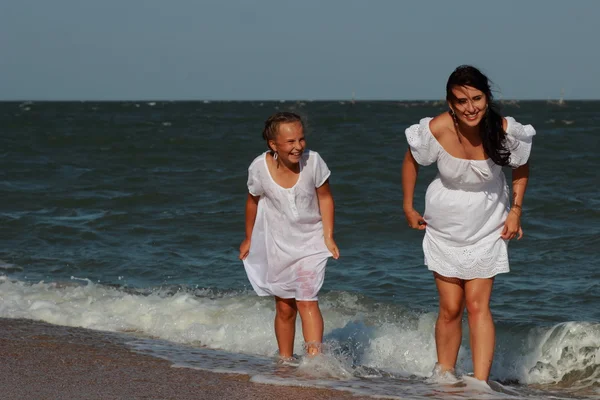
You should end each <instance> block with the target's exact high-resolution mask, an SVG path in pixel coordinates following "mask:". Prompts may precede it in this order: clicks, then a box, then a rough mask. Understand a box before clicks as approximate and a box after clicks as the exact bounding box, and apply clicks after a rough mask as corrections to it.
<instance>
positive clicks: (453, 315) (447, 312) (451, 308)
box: [439, 302, 464, 322]
mask: <svg viewBox="0 0 600 400" xmlns="http://www.w3.org/2000/svg"><path fill="white" fill-rule="evenodd" d="M463 309H464V304H463V303H462V302H461V303H458V304H454V303H453V304H440V315H439V318H440V319H441V320H443V321H445V322H454V321H456V320H460V319H462V314H463Z"/></svg>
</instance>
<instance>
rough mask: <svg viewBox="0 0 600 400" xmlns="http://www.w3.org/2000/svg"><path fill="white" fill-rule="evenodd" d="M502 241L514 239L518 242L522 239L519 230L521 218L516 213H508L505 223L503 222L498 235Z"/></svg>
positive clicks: (521, 232) (521, 233) (521, 230)
mask: <svg viewBox="0 0 600 400" xmlns="http://www.w3.org/2000/svg"><path fill="white" fill-rule="evenodd" d="M500 237H502V239H504V240H510V239H514V238H515V237H516V238H517V240H520V239H521V238H522V237H523V229H521V216H520V215H519V214H517V213H516V212H509V213H508V217H506V221H504V229H502V234H501V235H500Z"/></svg>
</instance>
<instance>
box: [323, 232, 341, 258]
mask: <svg viewBox="0 0 600 400" xmlns="http://www.w3.org/2000/svg"><path fill="white" fill-rule="evenodd" d="M325 246H327V248H328V249H329V251H330V252H331V254H333V258H335V259H336V260H337V259H338V258H340V250H339V249H338V247H337V244H335V240H333V238H332V237H326V238H325Z"/></svg>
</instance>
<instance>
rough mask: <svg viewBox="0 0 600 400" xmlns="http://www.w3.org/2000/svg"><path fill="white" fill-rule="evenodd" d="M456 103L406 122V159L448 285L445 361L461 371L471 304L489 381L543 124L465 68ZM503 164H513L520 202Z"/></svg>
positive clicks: (479, 368) (417, 219)
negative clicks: (524, 121) (504, 284)
mask: <svg viewBox="0 0 600 400" xmlns="http://www.w3.org/2000/svg"><path fill="white" fill-rule="evenodd" d="M446 99H447V101H448V107H449V110H448V111H447V112H444V113H442V114H440V115H438V116H437V117H435V118H424V119H422V120H421V122H420V124H416V125H413V126H411V127H409V128H408V129H407V130H406V138H407V140H408V145H409V150H408V151H407V152H406V156H405V157H404V163H403V165H402V189H403V192H404V213H405V215H406V220H407V221H408V226H410V227H411V228H414V229H420V230H425V238H424V239H423V251H424V253H425V264H426V265H427V267H428V268H429V270H431V271H433V276H434V279H435V284H436V286H437V290H438V293H439V307H440V310H439V315H438V319H437V322H436V325H435V342H436V348H437V356H438V364H437V365H436V369H435V370H434V372H436V373H445V372H447V371H448V372H450V373H452V372H453V371H454V366H455V364H456V359H457V356H458V350H459V348H460V343H461V339H462V315H463V310H464V308H465V307H466V308H467V312H468V319H469V334H470V339H471V353H472V357H473V369H474V375H475V378H477V379H479V380H482V381H487V380H488V378H489V374H490V368H491V366H492V359H493V356H494V343H495V331H494V322H493V320H492V314H491V311H490V296H491V294H492V285H493V283H494V277H495V275H497V274H500V273H505V272H508V271H509V267H508V255H507V244H508V241H509V240H511V239H514V238H517V239H521V237H522V236H523V231H522V229H521V213H522V205H523V198H524V195H525V188H526V187H527V182H528V179H529V164H528V159H529V154H530V151H531V143H532V139H533V136H534V135H535V130H534V129H533V127H531V125H521V124H520V123H518V122H517V121H515V120H514V119H513V118H510V117H506V118H503V117H502V116H501V115H500V114H498V112H497V111H496V109H495V107H494V103H493V102H492V100H493V98H492V92H491V90H490V85H489V81H488V78H487V77H486V76H485V75H483V74H482V73H481V72H480V71H479V70H478V69H476V68H474V67H471V66H468V65H467V66H460V67H458V68H457V69H456V70H455V71H454V72H453V73H452V74H451V75H450V77H449V79H448V83H447V85H446ZM433 162H437V168H438V171H439V173H438V175H437V177H436V178H435V179H434V180H433V182H431V184H430V185H429V187H428V189H427V193H426V195H425V213H424V216H421V215H420V214H419V213H418V212H417V211H416V210H415V209H414V207H413V194H414V190H415V182H416V179H417V171H418V165H419V164H420V165H429V164H432V163H433ZM503 166H510V167H512V168H513V170H512V192H513V196H512V201H511V200H510V196H509V193H510V190H509V188H508V186H507V184H506V179H505V177H504V173H503V172H502V167H503Z"/></svg>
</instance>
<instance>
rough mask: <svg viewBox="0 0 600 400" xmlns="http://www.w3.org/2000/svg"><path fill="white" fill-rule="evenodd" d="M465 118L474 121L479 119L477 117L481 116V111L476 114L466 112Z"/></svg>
mask: <svg viewBox="0 0 600 400" xmlns="http://www.w3.org/2000/svg"><path fill="white" fill-rule="evenodd" d="M464 116H465V118H466V119H467V120H469V121H474V120H476V119H477V117H478V116H479V112H477V113H475V114H464Z"/></svg>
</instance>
